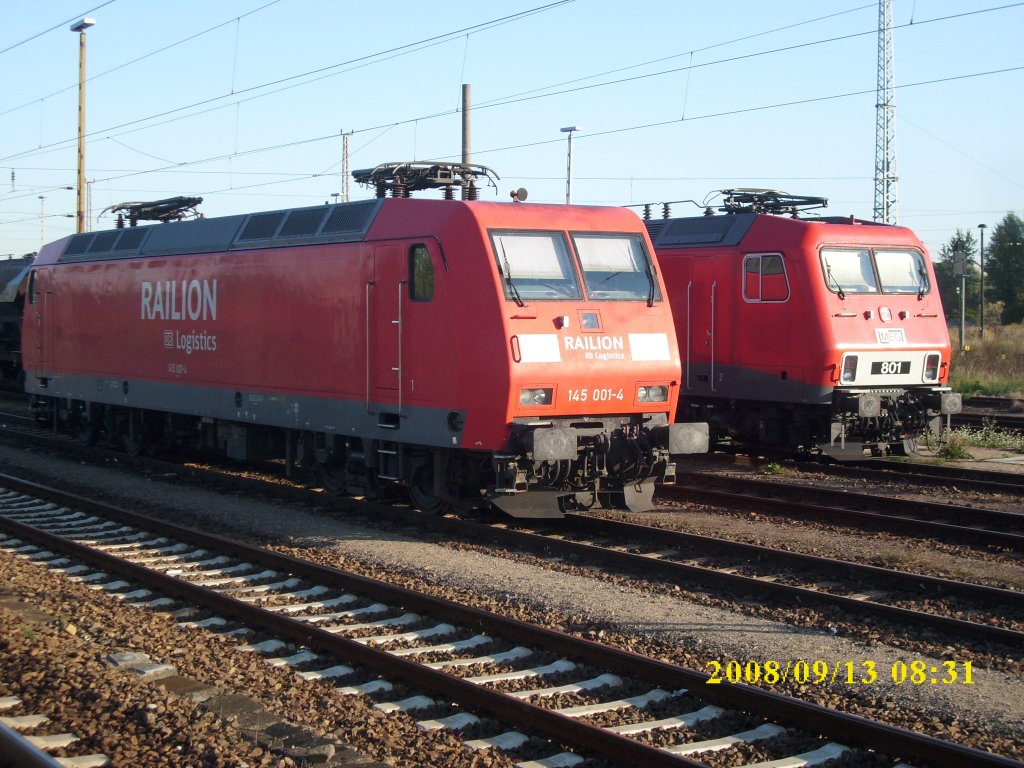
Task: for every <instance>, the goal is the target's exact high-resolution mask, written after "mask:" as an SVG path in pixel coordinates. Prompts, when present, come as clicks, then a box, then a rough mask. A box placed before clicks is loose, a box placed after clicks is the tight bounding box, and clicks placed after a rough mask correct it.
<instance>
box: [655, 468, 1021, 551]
mask: <svg viewBox="0 0 1024 768" xmlns="http://www.w3.org/2000/svg"><path fill="white" fill-rule="evenodd" d="M677 477H678V481H677V484H676V485H674V486H661V487H659V488H658V491H657V493H658V495H659V496H660V497H661V498H662V499H672V500H677V501H695V500H701V501H710V502H712V503H723V502H728V503H740V504H743V505H745V506H757V507H758V509H759V510H760V511H764V512H767V513H769V514H779V515H786V516H793V517H802V518H811V519H814V520H819V521H822V522H827V523H837V522H840V523H847V524H863V523H869V524H871V525H874V526H877V527H879V528H882V529H884V530H888V531H894V532H903V531H906V530H907V529H908V528H912V529H913V533H914V534H915V535H920V534H923V533H926V534H930V535H931V536H934V537H936V538H943V539H952V540H955V541H956V542H957V543H964V542H973V543H975V544H982V545H994V546H1002V547H1007V548H1009V549H1013V550H1016V551H1024V533H1014V532H1011V531H1003V530H991V529H985V528H975V527H971V526H966V525H959V524H957V523H947V522H939V521H937V520H934V519H924V518H919V517H908V516H907V515H905V514H899V513H896V512H885V511H870V512H869V511H866V510H860V509H850V508H848V507H836V506H831V504H829V503H827V502H835V501H841V502H855V503H861V504H872V503H877V502H879V501H882V502H885V503H894V504H897V505H899V506H902V507H905V508H906V511H910V512H912V513H914V514H921V515H932V516H934V515H942V516H944V517H947V518H953V519H955V518H957V517H958V516H960V517H971V518H975V519H978V520H983V521H985V522H988V523H990V524H993V525H1004V526H1015V527H1018V528H1021V529H1022V530H1024V515H1022V514H1018V513H1014V512H1001V511H999V510H993V509H978V508H976V507H964V506H960V505H954V504H939V503H935V502H928V501H916V500H912V499H908V500H903V499H899V500H896V501H895V502H894V501H893V500H892V499H890V498H889V497H881V496H878V495H872V494H868V493H856V492H847V491H835V490H830V489H827V488H814V487H808V486H803V485H791V484H779V483H771V482H768V481H765V480H757V479H754V478H747V477H728V478H724V477H716V476H714V475H703V474H697V473H693V474H686V475H683V476H681V477H680V476H677ZM679 481H681V482H679ZM706 485H711V486H715V485H729V486H732V487H733V488H734V489H735V488H736V487H742V488H748V489H752V491H753V492H756V493H758V494H759V495H758V496H757V497H756V498H751V497H750V496H748V495H744V494H742V493H737V492H736V491H735V490H731V491H726V490H722V489H720V488H708V487H705V486H706ZM783 490H784V492H786V493H791V494H794V495H796V494H799V495H804V496H812V497H815V498H818V499H826V500H827V502H820V501H819V502H818V503H815V504H809V503H806V502H798V501H790V500H786V499H778V498H771V497H769V496H765V495H760V494H768V493H779V492H780V491H783Z"/></svg>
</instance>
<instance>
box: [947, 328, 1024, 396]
mask: <svg viewBox="0 0 1024 768" xmlns="http://www.w3.org/2000/svg"><path fill="white" fill-rule="evenodd" d="M959 333H960V330H959V328H951V329H950V334H949V335H950V338H951V339H952V341H953V359H952V361H951V363H950V377H949V383H950V386H951V387H952V388H953V390H954V391H956V392H960V393H962V394H963V395H964V397H969V396H970V395H979V394H985V395H995V396H1002V397H1024V324H1022V323H1017V324H1015V325H996V326H992V327H988V328H986V329H985V338H984V339H982V338H981V336H980V335H978V329H977V328H970V329H967V332H966V333H965V335H964V349H960V344H959V340H960V336H959Z"/></svg>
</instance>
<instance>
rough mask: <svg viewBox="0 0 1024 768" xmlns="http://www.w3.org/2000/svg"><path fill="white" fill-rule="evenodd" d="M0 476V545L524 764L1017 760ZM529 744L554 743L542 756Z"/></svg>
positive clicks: (996, 763)
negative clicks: (727, 751) (756, 754)
mask: <svg viewBox="0 0 1024 768" xmlns="http://www.w3.org/2000/svg"><path fill="white" fill-rule="evenodd" d="M0 483H2V485H3V486H5V487H6V489H7V491H6V492H5V493H3V495H2V497H0V502H2V512H0V526H2V528H3V530H4V534H5V544H6V547H7V548H8V550H9V551H16V552H18V553H19V554H20V555H21V556H23V557H31V558H32V559H33V560H35V561H37V562H39V563H41V564H49V565H50V566H51V567H57V568H62V569H64V572H65V573H66V574H69V575H72V576H74V577H75V578H78V579H82V580H85V581H88V582H89V583H91V584H92V585H93V586H94V588H96V589H99V590H102V591H104V592H106V593H108V594H110V595H117V596H120V599H121V600H122V601H124V602H130V603H133V604H137V605H148V606H149V607H150V608H156V609H160V610H164V611H172V612H173V614H174V615H176V616H177V617H178V618H179V620H182V621H188V622H191V623H192V624H193V625H194V626H204V627H208V628H210V629H212V630H215V631H217V632H220V633H222V634H225V635H230V636H235V637H237V638H238V641H239V642H240V643H244V644H245V646H246V649H247V650H249V651H251V652H254V653H262V654H264V655H265V656H266V657H267V662H268V663H270V664H275V665H288V666H292V667H294V668H295V670H296V673H297V674H299V675H301V676H302V677H304V678H306V679H320V680H327V681H332V680H333V681H335V685H338V684H340V685H339V687H338V689H336V690H338V691H339V692H340V693H341V694H343V695H353V694H356V693H364V694H367V695H371V696H373V697H374V698H375V700H376V701H377V707H378V709H380V710H381V711H383V712H395V711H398V712H405V713H410V714H412V715H413V716H414V717H418V718H419V717H422V719H420V720H419V723H420V727H422V728H451V729H454V730H464V731H466V732H467V733H468V734H469V735H470V738H468V740H467V742H466V747H467V749H470V750H477V749H512V750H513V754H516V752H515V750H524V748H528V749H529V750H530V753H528V754H526V755H524V759H523V760H521V761H520V763H519V764H520V765H523V766H530V767H531V768H537V767H539V766H552V765H572V764H574V763H575V762H578V761H580V760H582V759H585V757H600V758H602V759H605V760H608V761H610V762H612V763H614V764H620V765H638V766H648V765H649V766H670V765H686V766H699V765H701V763H699V762H696V761H695V759H693V757H692V756H694V755H700V754H701V753H704V752H708V751H715V750H719V749H724V748H728V747H729V746H731V745H735V744H749V743H760V744H765V745H775V747H774V748H775V750H776V751H775V752H774V753H773V760H783V759H785V760H787V761H788V762H786V763H785V764H787V765H810V764H814V763H815V762H817V761H821V760H826V759H830V758H831V757H835V756H839V755H845V756H846V759H851V760H854V764H855V761H856V758H857V754H858V752H859V751H861V750H871V751H872V753H873V754H872V756H871V759H872V760H877V759H878V753H884V754H887V755H889V756H890V757H891V759H892V762H895V761H897V760H918V761H926V762H928V764H930V765H936V766H947V765H948V766H953V765H957V766H960V765H967V764H969V765H976V766H1017V768H1020V766H1021V763H1019V762H1017V761H1014V760H1012V759H1009V758H1005V757H1000V756H997V755H993V754H990V753H985V752H980V751H978V750H973V749H969V748H966V747H963V746H960V745H956V744H952V743H950V742H946V741H940V740H937V739H934V738H930V737H928V736H925V735H922V734H917V733H912V732H910V731H905V730H902V729H899V728H894V727H892V726H889V725H885V724H881V723H877V722H872V721H869V720H865V719H863V718H860V717H856V716H853V715H848V714H844V713H840V712H835V711H832V710H828V709H825V708H822V707H819V706H816V705H814V704H810V703H807V702H803V701H799V700H795V699H792V698H789V697H786V696H782V695H780V694H777V693H773V692H771V691H768V690H764V689H761V688H757V687H752V686H747V685H742V684H736V685H708V681H709V677H708V675H707V674H704V673H702V672H698V671H695V670H689V669H685V668H683V667H679V666H677V665H673V664H669V663H666V662H663V661H658V660H656V659H652V658H648V657H644V656H641V655H638V654H635V653H630V652H627V651H623V650H620V649H617V648H614V647H610V646H605V645H602V644H599V643H595V642H592V641H588V640H584V639H580V638H577V637H575V636H572V635H567V634H565V633H561V632H557V631H554V630H551V629H546V628H543V627H539V626H535V625H531V624H527V623H525V622H521V621H517V620H515V619H509V618H504V617H501V616H498V615H495V614H493V613H490V612H487V611H482V610H480V609H476V608H472V607H467V606H462V605H459V604H457V603H453V602H451V601H447V600H443V599H440V598H436V597H432V596H430V595H424V594H419V593H416V592H413V591H411V590H408V589H404V588H401V587H396V586H393V585H389V584H385V583H383V582H379V581H375V580H372V579H368V578H365V577H358V576H354V575H351V574H346V573H343V572H340V571H337V570H335V569H332V568H328V567H325V566H321V565H316V564H313V563H309V562H305V561H303V560H298V559H296V558H292V557H289V556H286V555H282V554H278V553H273V552H268V551H266V550H262V549H256V548H252V547H248V546H245V545H243V544H241V543H239V542H237V541H234V540H229V539H224V538H221V537H216V536H211V535H209V534H204V533H201V532H198V531H195V530H190V529H182V528H178V527H176V526H172V525H170V524H168V523H166V522H163V521H160V520H156V519H153V518H151V517H147V516H145V515H138V514H135V513H130V512H127V511H125V510H121V509H116V508H112V507H109V506H107V505H103V504H98V503H96V502H93V501H89V500H87V499H83V498H81V497H77V496H70V495H68V494H64V493H61V492H58V491H55V490H53V489H46V488H43V487H40V486H37V485H34V484H26V483H22V482H19V481H16V480H15V479H13V478H9V477H4V478H0ZM67 558H70V559H72V560H74V561H81V562H82V563H83V564H81V565H78V564H74V563H69V562H67V561H66V559H67ZM62 560H63V561H64V562H62ZM84 563H88V566H86V565H84ZM481 672H483V674H481ZM740 712H744V713H746V714H739V713H740ZM418 713H422V715H420V714H418ZM611 713H616V714H615V716H614V717H612V715H611ZM752 718H753V719H754V720H755V721H756V722H752ZM612 722H613V723H615V724H614V725H611V724H609V723H612ZM716 722H723V723H730V724H731V723H733V722H742V723H743V730H741V731H740V732H729V729H726V732H725V733H720V734H718V735H715V736H712V737H710V738H706V739H703V740H700V741H697V742H696V743H695V742H694V741H693V739H692V738H690V739H686V738H683V737H682V736H681V734H684V733H689V732H690V729H696V730H698V731H699V730H700V729H702V728H705V727H707V728H711V730H712V731H713V730H714V728H713V724H714V723H716ZM541 745H543V746H546V747H556V748H557V749H558V750H563V749H564V748H567V749H564V751H556V752H555V753H554V754H548V755H543V754H542V753H541V752H538V747H539V746H541ZM766 748H767V747H766ZM779 749H782V752H781V753H779V752H778V750H779ZM864 754H865V756H866V755H867V754H868V753H867V752H864ZM759 764H760V763H759ZM769 764H771V765H776V764H782V763H775V762H771V763H764V765H769ZM873 764H877V763H873Z"/></svg>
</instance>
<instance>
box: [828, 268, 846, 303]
mask: <svg viewBox="0 0 1024 768" xmlns="http://www.w3.org/2000/svg"><path fill="white" fill-rule="evenodd" d="M825 279H826V280H831V281H832V285H834V286H835V287H836V295H837V296H838V297H839V299H840V300H841V301H846V292H845V291H844V290H843V286H841V285H840V284H839V281H838V280H836V278H835V275H833V274H832V267H831V266H830V265H828V264H826V265H825Z"/></svg>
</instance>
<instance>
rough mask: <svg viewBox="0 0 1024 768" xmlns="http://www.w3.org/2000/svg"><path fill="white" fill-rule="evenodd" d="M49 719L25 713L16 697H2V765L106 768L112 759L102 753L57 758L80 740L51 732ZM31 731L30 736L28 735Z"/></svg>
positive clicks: (0, 731) (21, 767) (0, 738)
mask: <svg viewBox="0 0 1024 768" xmlns="http://www.w3.org/2000/svg"><path fill="white" fill-rule="evenodd" d="M49 722H50V718H48V717H47V716H45V715H37V714H31V713H26V712H25V711H24V706H23V704H22V702H21V700H20V699H18V697H16V696H0V755H2V756H3V757H0V762H2V763H3V764H4V765H11V766H17V767H18V768H106V766H109V765H110V764H111V763H110V758H109V757H108V756H107V755H103V754H99V753H85V754H81V755H75V756H73V757H54V756H53V754H52V753H53V752H55V751H57V750H64V749H67V748H68V747H72V746H73V745H74V744H75V743H76V742H78V741H79V738H78V737H77V736H75V735H74V734H73V733H66V732H65V733H52V732H48V733H40V730H41V729H42V730H49V731H52V730H53V729H52V728H49V727H48V723H49ZM29 731H31V733H30V734H28V735H25V734H26V733H27V732H29Z"/></svg>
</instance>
